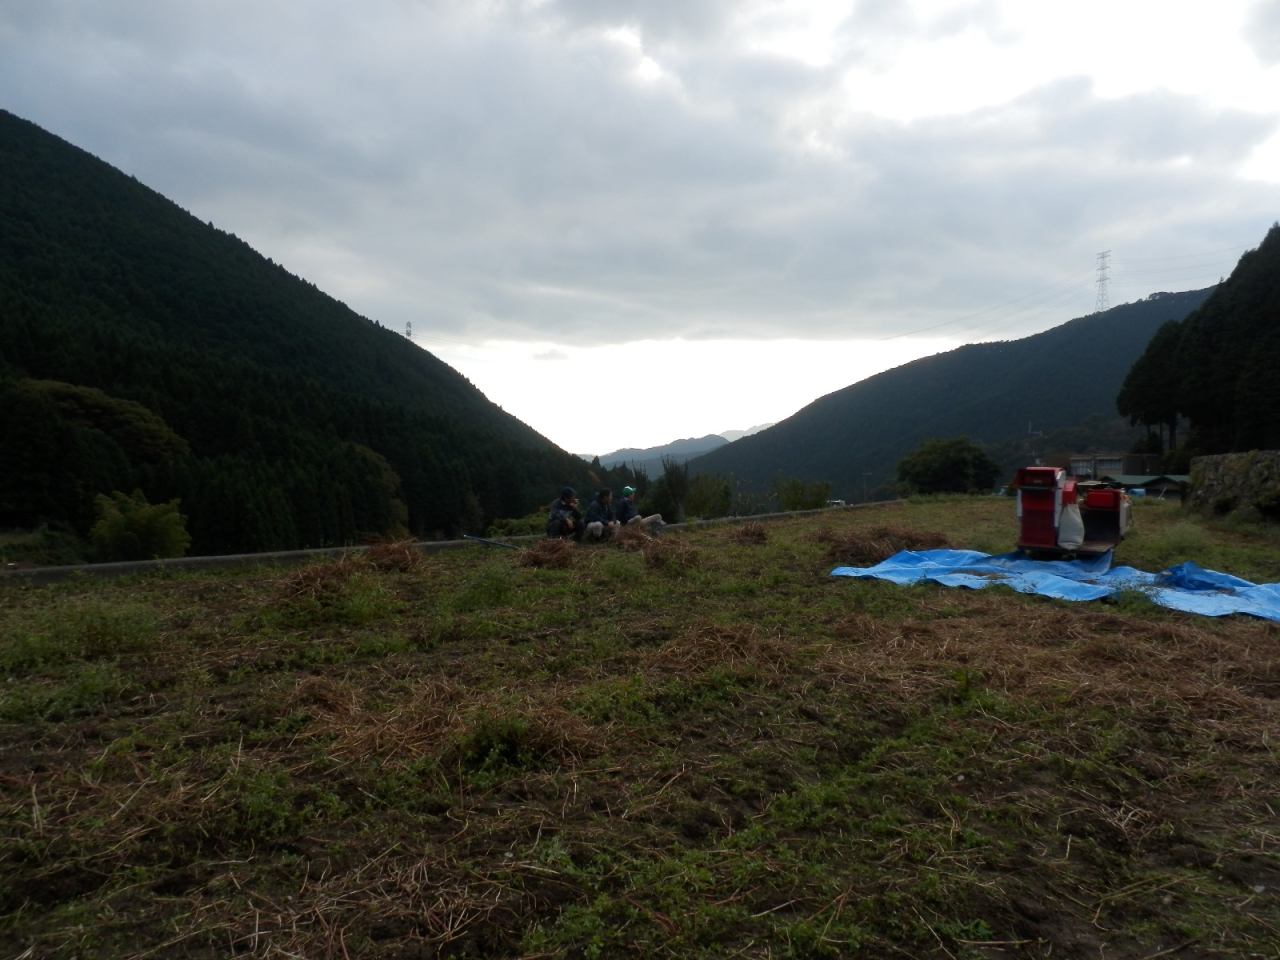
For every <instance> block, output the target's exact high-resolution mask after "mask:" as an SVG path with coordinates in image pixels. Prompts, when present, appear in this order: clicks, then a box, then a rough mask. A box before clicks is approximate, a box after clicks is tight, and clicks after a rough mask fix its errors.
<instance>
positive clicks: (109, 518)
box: [89, 490, 191, 560]
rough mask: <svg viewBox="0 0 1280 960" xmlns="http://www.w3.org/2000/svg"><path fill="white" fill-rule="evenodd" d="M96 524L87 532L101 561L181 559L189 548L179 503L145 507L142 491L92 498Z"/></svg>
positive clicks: (118, 492) (189, 539) (189, 537)
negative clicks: (95, 509) (94, 504)
mask: <svg viewBox="0 0 1280 960" xmlns="http://www.w3.org/2000/svg"><path fill="white" fill-rule="evenodd" d="M94 501H95V503H96V504H97V507H98V522H97V523H95V524H94V525H93V528H92V529H91V530H90V531H89V537H90V539H92V540H93V546H94V550H95V552H96V553H97V554H98V557H99V558H100V559H102V560H153V559H156V558H159V557H180V556H182V555H183V554H184V553H186V552H187V547H188V546H190V545H191V535H190V534H188V533H187V518H186V517H184V516H183V515H182V514H181V513H179V512H178V504H179V503H180V501H178V500H170V501H169V502H168V503H157V504H155V505H154V506H153V505H152V504H149V503H147V498H146V497H144V496H143V495H142V491H141V490H135V491H133V493H132V494H127V493H121V492H120V491H119V490H113V491H112V492H111V496H106V495H105V494H99V495H98V496H97V497H95V498H94Z"/></svg>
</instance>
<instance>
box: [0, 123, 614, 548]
mask: <svg viewBox="0 0 1280 960" xmlns="http://www.w3.org/2000/svg"><path fill="white" fill-rule="evenodd" d="M68 385H69V386H68ZM72 388H82V389H80V391H79V392H76V390H74V389H72ZM83 388H91V390H90V391H89V392H86V391H85V389H83ZM94 391H96V393H95V392H94ZM86 398H88V399H86ZM0 402H3V404H4V406H5V409H6V410H8V411H10V416H7V417H6V418H4V422H3V423H2V424H0V462H3V463H4V464H5V469H4V470H3V471H0V527H3V526H9V527H20V526H33V525H36V524H41V523H44V524H51V525H54V526H59V525H61V526H65V527H67V528H69V529H71V530H74V531H76V532H78V533H80V534H83V533H84V531H85V530H86V528H87V526H88V524H89V523H90V522H91V520H92V503H93V499H92V498H93V496H94V495H95V494H99V493H105V492H109V491H110V490H113V489H120V490H126V491H127V490H130V489H132V488H133V487H140V488H141V489H142V490H143V491H144V493H145V494H146V495H147V496H148V498H149V499H150V500H151V502H153V503H155V502H159V501H163V500H168V499H170V498H172V497H181V498H182V510H183V512H184V513H187V514H188V515H189V516H190V529H191V532H192V534H193V535H194V538H195V539H194V543H193V544H192V552H196V553H224V552H236V551H242V550H243V551H249V550H263V549H282V548H291V547H302V546H320V545H326V544H336V543H342V542H346V541H350V540H353V539H355V538H357V537H359V536H363V535H369V534H380V535H388V534H398V533H403V532H406V531H407V532H412V533H413V534H415V535H419V536H434V535H440V534H451V533H456V532H458V531H460V530H465V529H478V528H481V527H482V526H483V524H484V523H485V522H487V521H488V520H489V519H491V518H493V517H495V516H519V515H522V514H525V513H528V512H530V511H531V510H533V509H534V508H535V507H536V506H537V505H538V504H540V503H543V502H545V501H547V500H549V499H550V498H551V496H552V495H553V493H554V490H555V489H556V488H558V487H559V486H560V485H561V484H563V483H566V482H569V483H573V484H575V485H582V486H587V485H589V484H590V482H591V481H590V479H589V475H588V467H587V465H586V464H584V463H583V462H582V461H581V460H580V459H578V458H576V457H573V456H571V455H570V454H568V453H566V452H564V451H562V450H560V449H559V448H557V447H555V446H554V445H553V444H552V443H551V442H550V441H548V440H546V439H545V438H543V437H542V436H540V435H539V434H537V433H536V432H535V431H533V430H532V429H531V428H529V427H528V426H526V425H525V424H523V423H521V422H520V421H518V420H516V419H515V418H513V417H511V416H510V415H508V414H506V413H504V412H503V411H502V410H501V409H500V408H498V407H497V406H496V405H495V404H493V403H491V402H489V401H488V400H487V399H486V398H485V397H484V396H483V395H482V394H481V393H480V392H479V391H478V390H477V389H476V388H475V387H474V386H472V385H471V384H470V382H468V381H467V380H466V379H465V378H464V377H462V376H461V375H460V374H458V373H457V371H455V370H453V369H452V368H450V367H449V366H448V365H446V364H445V363H443V362H441V361H440V360H438V359H436V358H435V357H433V356H432V355H431V354H429V353H427V352H425V351H423V350H421V349H419V348H417V347H416V346H414V345H413V344H412V343H410V342H409V341H408V340H406V339H405V338H403V337H401V336H399V335H398V334H396V333H393V332H391V331H389V330H387V329H385V328H383V327H380V326H379V325H377V324H376V323H374V322H371V321H370V320H368V319H365V318H363V317H360V316H358V315H357V314H355V313H354V312H353V311H351V310H350V309H348V308H347V307H346V306H345V305H343V304H342V303H339V302H338V301H336V300H334V299H333V298H332V297H329V296H327V295H325V294H324V293H322V292H321V291H319V290H317V289H316V287H315V286H314V285H313V284H311V283H308V282H307V281H305V280H302V279H301V278H299V277H296V276H293V275H292V274H290V273H289V272H288V271H286V270H285V269H284V268H283V267H281V266H279V265H277V264H274V263H272V262H271V261H270V260H268V259H266V258H264V257H262V256H260V255H259V254H257V253H256V252H254V251H253V250H252V249H251V248H250V247H249V246H248V245H247V244H246V243H244V242H243V241H241V240H239V239H238V238H237V237H235V236H233V235H230V234H227V233H225V232H223V231H220V230H218V229H215V228H214V227H213V226H212V225H206V224H204V223H201V222H200V221H199V220H197V219H196V218H194V217H192V216H191V215H189V214H187V213H186V212H184V211H183V210H181V209H180V208H179V207H177V206H176V205H174V204H173V203H171V202H170V201H168V200H166V199H165V198H164V197H162V196H160V195H159V194H157V193H155V192H154V191H152V190H150V189H148V188H147V187H145V186H143V185H142V184H140V183H138V182H137V181H136V180H134V179H133V178H132V177H129V176H126V175H125V174H123V173H121V172H119V171H117V170H115V169H113V168H112V167H110V166H108V165H107V164H105V163H103V162H101V161H99V160H97V159H96V158H94V157H92V156H90V155H89V154H87V153H85V152H84V151H82V150H80V149H78V148H76V147H74V146H72V145H70V144H68V143H66V142H65V141H63V140H60V139H58V138H57V137H55V136H52V135H50V134H48V133H46V132H45V131H43V130H41V129H39V128H38V127H36V126H35V125H33V124H31V123H28V122H26V121H24V120H21V119H19V118H18V117H15V116H13V115H12V114H9V113H5V112H3V111H0ZM121 404H133V405H135V406H136V405H141V407H142V408H145V411H144V413H145V414H147V415H151V416H153V418H158V420H157V421H156V422H158V423H159V424H160V426H159V427H155V426H154V424H152V427H153V428H154V429H158V430H161V431H162V432H163V431H165V430H167V431H171V432H172V433H173V434H174V435H175V436H176V438H177V442H176V443H170V444H169V445H168V446H165V445H164V444H163V443H161V444H160V446H159V447H158V448H156V447H155V445H154V444H153V445H152V449H150V452H148V448H147V445H146V444H141V445H139V443H137V442H136V437H135V438H134V441H132V442H131V440H130V438H129V436H128V433H127V431H126V430H124V429H123V428H122V427H121V423H122V422H123V421H125V420H128V419H129V416H128V415H126V414H124V413H122V412H121V411H122V410H124V409H126V408H125V407H121ZM129 409H132V408H129ZM139 416H141V415H139ZM135 419H137V418H135ZM142 419H143V420H145V417H142ZM137 422H142V420H138V421H137ZM148 422H150V421H148ZM134 426H135V428H136V426H137V424H136V423H135V424H134ZM136 432H137V431H136V429H135V433H136ZM144 432H145V430H144ZM602 479H606V478H602Z"/></svg>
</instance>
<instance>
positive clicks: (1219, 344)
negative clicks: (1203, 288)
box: [1118, 224, 1280, 462]
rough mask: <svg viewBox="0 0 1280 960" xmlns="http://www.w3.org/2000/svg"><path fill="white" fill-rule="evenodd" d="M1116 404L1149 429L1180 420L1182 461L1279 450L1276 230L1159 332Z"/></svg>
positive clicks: (1279, 230)
mask: <svg viewBox="0 0 1280 960" xmlns="http://www.w3.org/2000/svg"><path fill="white" fill-rule="evenodd" d="M1118 405H1119V407H1120V409H1121V410H1122V411H1123V412H1124V413H1126V414H1128V415H1130V416H1132V417H1134V418H1135V419H1137V420H1139V421H1140V422H1143V423H1147V424H1151V425H1156V424H1162V425H1168V426H1170V427H1172V428H1176V426H1177V422H1178V419H1179V418H1180V417H1186V418H1187V420H1188V421H1189V423H1190V428H1191V429H1190V431H1189V434H1190V435H1189V437H1188V438H1187V442H1186V443H1185V445H1184V446H1183V449H1182V450H1181V452H1180V455H1179V457H1180V459H1181V460H1182V461H1184V462H1185V461H1187V460H1188V459H1189V458H1190V457H1192V456H1195V455H1198V454H1214V453H1230V452H1232V451H1236V450H1254V449H1271V450H1274V449H1276V448H1277V447H1280V224H1277V225H1274V226H1272V228H1271V229H1270V230H1269V231H1268V232H1267V235H1266V237H1265V238H1264V239H1263V241H1262V243H1261V245H1260V246H1259V247H1258V248H1257V249H1256V250H1250V251H1249V252H1248V253H1246V254H1245V255H1244V256H1243V257H1241V258H1240V262H1239V263H1238V264H1237V265H1236V268H1235V270H1233V271H1232V272H1231V276H1229V277H1228V278H1227V279H1226V280H1225V281H1224V282H1223V283H1221V284H1219V285H1218V287H1217V289H1216V290H1215V291H1214V293H1213V296H1211V297H1209V299H1207V300H1206V301H1205V302H1204V304H1203V305H1201V307H1200V308H1199V309H1198V310H1196V311H1195V312H1194V313H1192V314H1191V315H1190V316H1189V317H1187V318H1186V320H1185V321H1183V322H1182V323H1170V324H1168V325H1166V326H1165V327H1163V328H1162V329H1161V331H1160V336H1159V337H1158V338H1155V339H1153V340H1152V341H1151V343H1150V344H1148V346H1147V349H1146V350H1145V351H1144V352H1143V354H1142V356H1141V357H1140V358H1139V359H1138V361H1137V362H1136V363H1135V364H1134V365H1133V368H1132V369H1131V370H1130V371H1129V375H1128V376H1127V377H1126V378H1125V381H1124V389H1123V390H1122V391H1121V393H1120V396H1119V397H1118ZM1171 433H1173V431H1172V430H1171ZM1174 436H1175V437H1176V434H1174Z"/></svg>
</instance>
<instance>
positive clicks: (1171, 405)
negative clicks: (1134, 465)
mask: <svg viewBox="0 0 1280 960" xmlns="http://www.w3.org/2000/svg"><path fill="white" fill-rule="evenodd" d="M1181 336H1182V324H1181V323H1179V322H1178V321H1177V320H1170V321H1168V322H1167V323H1165V324H1163V325H1162V326H1161V327H1160V329H1159V330H1157V331H1156V332H1155V335H1154V336H1152V338H1151V342H1150V343H1148V344H1147V349H1146V351H1144V352H1143V354H1142V356H1140V357H1139V358H1138V359H1137V361H1135V362H1134V365H1133V366H1132V367H1130V368H1129V373H1128V374H1127V375H1126V376H1125V378H1124V383H1123V384H1122V385H1121V387H1120V393H1119V394H1118V395H1117V396H1116V409H1117V410H1118V411H1119V412H1120V415H1121V416H1125V417H1128V418H1129V422H1130V423H1131V424H1139V423H1140V424H1142V425H1143V426H1145V427H1147V428H1148V429H1150V428H1151V427H1156V426H1158V427H1160V428H1161V430H1162V432H1163V428H1164V427H1168V428H1169V448H1170V449H1172V448H1173V447H1176V446H1177V445H1178V413H1179V411H1178V397H1179V390H1178V343H1179V340H1180V339H1181ZM1156 452H1157V453H1162V452H1163V451H1162V450H1158V451H1156Z"/></svg>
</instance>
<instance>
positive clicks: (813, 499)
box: [773, 475, 831, 510]
mask: <svg viewBox="0 0 1280 960" xmlns="http://www.w3.org/2000/svg"><path fill="white" fill-rule="evenodd" d="M773 494H774V496H775V497H777V498H778V509H780V510H817V509H818V508H819V507H825V506H826V505H827V500H828V499H829V498H830V496H831V482H830V481H829V480H801V479H800V478H799V477H792V478H790V479H789V480H783V479H782V476H781V475H779V476H776V477H774V478H773Z"/></svg>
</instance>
